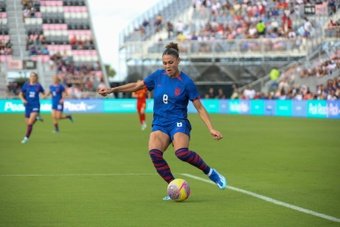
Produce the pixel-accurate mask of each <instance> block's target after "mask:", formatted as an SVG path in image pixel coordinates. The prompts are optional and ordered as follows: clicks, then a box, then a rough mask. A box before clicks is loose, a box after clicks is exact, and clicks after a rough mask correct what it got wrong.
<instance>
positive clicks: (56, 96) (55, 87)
mask: <svg viewBox="0 0 340 227" xmlns="http://www.w3.org/2000/svg"><path fill="white" fill-rule="evenodd" d="M64 91H65V87H64V86H63V85H62V84H52V85H50V92H51V94H52V104H54V105H58V104H59V102H60V100H61V99H62V98H63V92H64Z"/></svg>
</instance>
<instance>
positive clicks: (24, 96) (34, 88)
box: [19, 72, 45, 143]
mask: <svg viewBox="0 0 340 227" xmlns="http://www.w3.org/2000/svg"><path fill="white" fill-rule="evenodd" d="M40 93H42V94H43V95H45V91H44V88H43V87H42V86H41V84H40V83H39V82H38V74H37V73H35V72H31V74H30V78H29V81H28V82H26V83H25V84H24V85H23V86H22V88H21V91H20V93H19V97H20V99H21V101H22V102H23V104H24V106H25V118H26V119H25V121H26V125H27V129H26V134H25V137H24V138H23V140H22V141H21V143H27V142H28V139H29V138H30V136H31V133H32V130H33V125H34V123H35V122H36V121H37V118H38V117H39V113H40V97H39V95H40Z"/></svg>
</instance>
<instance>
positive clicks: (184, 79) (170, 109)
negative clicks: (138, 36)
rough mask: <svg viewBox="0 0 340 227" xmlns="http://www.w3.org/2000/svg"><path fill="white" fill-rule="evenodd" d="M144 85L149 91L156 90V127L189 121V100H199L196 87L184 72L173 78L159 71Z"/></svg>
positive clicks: (154, 108) (145, 81)
mask: <svg viewBox="0 0 340 227" xmlns="http://www.w3.org/2000/svg"><path fill="white" fill-rule="evenodd" d="M144 84H145V85H146V87H147V88H148V90H150V91H151V90H154V93H153V94H154V107H153V111H154V117H153V124H154V125H168V124H171V123H173V122H174V121H178V120H183V119H187V112H188V109H187V106H188V102H189V100H191V101H193V100H195V99H197V98H199V94H198V91H197V88H196V85H195V84H194V82H193V81H192V79H191V78H190V77H189V76H188V75H186V74H185V73H183V72H181V73H180V75H179V76H178V77H175V78H172V77H170V76H168V75H167V74H166V72H165V70H157V71H155V72H154V73H152V74H150V75H149V76H148V77H146V78H145V79H144Z"/></svg>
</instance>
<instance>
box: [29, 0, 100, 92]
mask: <svg viewBox="0 0 340 227" xmlns="http://www.w3.org/2000/svg"><path fill="white" fill-rule="evenodd" d="M36 2H38V4H37V5H36V8H35V13H34V14H32V13H30V14H27V15H29V16H25V14H24V11H23V14H24V15H23V16H24V18H25V19H24V20H25V21H24V22H25V28H26V31H27V52H28V55H29V56H30V58H31V59H33V60H36V61H39V62H43V63H45V64H51V63H52V68H53V69H55V70H56V73H57V74H59V75H60V77H62V78H64V83H67V84H68V86H72V85H73V83H74V84H76V85H77V86H78V87H79V89H80V90H84V91H85V90H87V89H88V88H91V91H94V90H95V89H96V87H95V86H85V81H86V82H88V81H94V83H99V82H100V81H103V80H104V73H103V72H102V69H101V64H100V58H99V53H98V51H97V49H96V46H95V43H94V35H93V32H92V28H91V24H90V21H89V14H88V9H87V6H86V2H85V1H83V0H40V1H39V0H38V1H36ZM23 9H25V6H24V5H23ZM89 65H95V67H89ZM84 68H86V70H82V69H84ZM89 68H91V70H89ZM92 68H93V69H92ZM75 77H77V79H74V78H75ZM81 77H83V78H81ZM68 78H70V79H68Z"/></svg>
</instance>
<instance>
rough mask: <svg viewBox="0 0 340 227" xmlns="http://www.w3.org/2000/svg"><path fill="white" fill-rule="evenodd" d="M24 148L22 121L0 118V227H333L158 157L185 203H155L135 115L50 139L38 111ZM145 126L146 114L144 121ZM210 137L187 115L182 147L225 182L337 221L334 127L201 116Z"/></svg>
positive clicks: (66, 129) (339, 176)
mask: <svg viewBox="0 0 340 227" xmlns="http://www.w3.org/2000/svg"><path fill="white" fill-rule="evenodd" d="M43 116H44V118H45V121H44V123H40V122H38V123H37V124H36V125H35V127H34V131H33V134H32V137H31V139H30V141H29V143H28V144H21V143H20V141H21V139H22V137H23V136H24V133H25V125H24V118H23V116H22V115H0V226H5V227H10V226H34V227H36V226H75V227H78V226H340V223H339V222H334V221H330V220H327V219H324V218H320V217H316V216H313V215H310V214H305V213H302V212H299V211H297V210H293V209H289V208H286V207H282V206H278V205H276V204H273V203H271V202H267V201H264V200H261V199H258V198H255V197H252V196H249V195H246V194H242V193H240V192H237V191H234V190H225V191H221V190H219V189H218V188H217V187H216V186H215V185H212V184H208V183H206V182H203V181H200V180H197V179H192V178H189V177H186V176H183V175H181V174H182V173H187V174H191V175H194V176H197V177H201V178H204V179H208V178H207V177H206V176H205V175H204V174H203V173H201V172H200V171H199V170H197V169H195V168H193V167H192V166H190V165H188V164H186V163H183V162H181V161H180V160H178V159H177V158H176V157H175V155H174V152H173V150H172V148H171V147H170V148H169V150H168V151H167V153H166V155H165V157H166V159H167V161H168V163H169V164H170V166H171V168H172V171H173V173H174V174H175V176H177V177H180V178H184V179H186V180H187V181H188V182H189V184H190V186H191V190H192V195H191V197H190V198H189V199H188V200H187V201H185V202H182V203H176V202H173V201H162V197H163V196H164V195H165V193H166V184H165V183H164V182H163V180H162V179H161V178H160V177H159V176H158V175H157V174H156V172H155V170H154V168H153V165H152V163H151V161H150V158H149V155H148V150H147V140H148V134H149V130H150V128H148V130H147V131H141V130H140V128H139V124H138V120H137V116H136V115H135V114H126V115H123V114H122V115H120V114H112V115H109V114H102V115H86V114H84V115H75V123H71V122H69V121H63V122H61V124H60V128H61V133H59V134H54V133H52V123H51V119H50V116H49V115H43ZM147 117H148V122H149V125H150V120H151V115H148V116H147ZM211 117H212V119H213V122H214V124H215V126H216V128H217V129H219V130H220V131H221V132H222V133H223V134H224V139H223V140H222V141H219V142H217V141H214V140H213V139H212V138H211V137H210V135H209V133H208V131H207V129H206V128H205V126H204V125H203V123H202V122H201V120H200V119H199V117H198V116H197V115H190V120H191V122H192V126H193V131H192V141H191V149H192V150H194V151H196V152H198V153H199V154H200V155H201V156H202V157H203V158H204V159H205V161H206V162H207V163H208V164H210V165H211V166H213V167H216V168H217V169H218V170H219V171H220V172H221V173H223V174H224V175H225V176H226V177H227V179H228V182H229V184H230V185H231V186H233V187H237V188H241V189H244V190H248V191H251V192H254V193H257V194H260V195H264V196H267V197H271V198H273V199H276V200H280V201H283V202H286V203H289V204H292V205H296V206H299V207H302V208H306V209H309V210H312V211H315V212H318V213H322V214H326V215H329V216H332V217H335V218H340V121H339V120H320V119H301V118H278V117H276V118H274V117H252V116H230V115H211Z"/></svg>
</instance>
